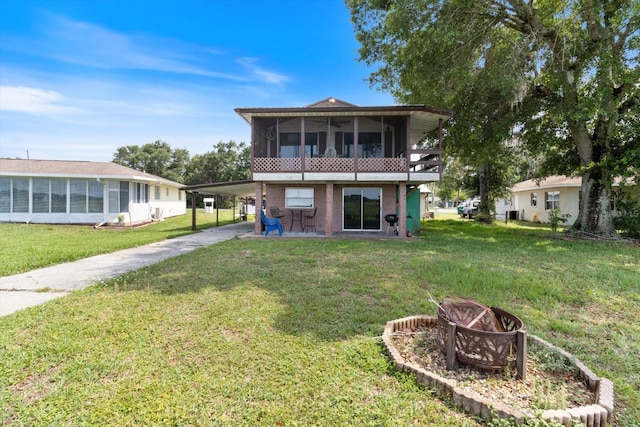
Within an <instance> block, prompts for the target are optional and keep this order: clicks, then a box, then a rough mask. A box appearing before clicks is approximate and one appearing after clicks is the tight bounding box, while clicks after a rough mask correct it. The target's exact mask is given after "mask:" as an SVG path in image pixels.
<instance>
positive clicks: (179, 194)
mask: <svg viewBox="0 0 640 427" xmlns="http://www.w3.org/2000/svg"><path fill="white" fill-rule="evenodd" d="M167 191H169V189H168V188H167ZM178 200H182V191H180V190H178Z"/></svg>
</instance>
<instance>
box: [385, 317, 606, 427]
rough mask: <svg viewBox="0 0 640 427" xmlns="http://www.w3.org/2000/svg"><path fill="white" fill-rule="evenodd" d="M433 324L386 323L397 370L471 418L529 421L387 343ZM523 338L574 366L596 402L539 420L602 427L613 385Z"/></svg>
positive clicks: (413, 320)
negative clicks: (399, 333) (394, 336)
mask: <svg viewBox="0 0 640 427" xmlns="http://www.w3.org/2000/svg"><path fill="white" fill-rule="evenodd" d="M436 325H437V318H436V317H434V316H426V315H417V316H409V317H404V318H402V319H396V320H392V321H389V322H387V324H386V326H385V328H384V332H383V334H382V341H383V342H384V344H385V346H386V347H387V354H388V355H389V357H391V359H393V361H394V363H395V366H396V369H397V370H399V371H402V372H410V373H413V374H415V375H416V379H417V381H418V382H419V383H421V384H423V385H425V386H427V387H429V388H433V389H435V390H437V392H438V394H439V395H449V396H451V397H452V398H453V401H454V403H455V404H456V405H457V406H458V407H460V408H462V409H464V411H465V412H467V413H469V414H471V415H474V416H479V417H482V418H484V419H487V420H490V419H492V418H493V417H495V416H497V417H499V418H511V419H514V420H515V422H516V423H517V424H522V423H523V422H524V419H525V418H531V417H532V416H533V415H531V414H529V413H524V412H520V411H517V410H514V409H511V408H508V407H506V406H504V405H502V404H500V403H498V402H492V401H490V400H488V399H486V398H484V397H482V396H480V395H479V394H478V393H476V392H472V391H468V390H463V389H461V388H459V387H456V385H455V381H454V380H450V379H447V378H442V377H441V376H439V375H437V374H435V373H433V372H430V371H428V370H426V369H424V368H422V367H420V366H419V365H418V364H416V363H412V362H407V361H405V360H404V358H403V357H402V356H400V352H398V350H397V349H396V348H395V346H394V345H393V343H392V342H391V335H392V334H393V333H394V332H396V331H400V330H403V329H415V328H417V327H418V326H426V327H436ZM527 338H528V339H529V340H531V341H533V342H535V343H536V344H538V345H540V346H543V347H547V348H549V349H551V350H552V351H554V352H556V353H558V354H560V355H561V356H562V357H564V358H565V359H566V360H567V361H568V362H569V363H571V364H574V365H575V366H576V368H578V371H579V376H580V378H581V379H582V380H583V381H584V383H585V384H586V385H587V386H588V387H589V390H591V391H593V392H594V393H595V397H596V402H597V403H596V404H593V405H587V406H580V407H577V408H568V409H554V410H546V411H543V412H542V414H541V416H542V418H547V419H553V420H555V421H557V422H559V423H560V424H563V425H565V426H569V425H570V423H571V420H572V419H574V420H578V421H581V422H582V423H584V424H585V426H586V427H601V426H606V425H607V423H608V421H609V419H610V418H611V416H612V415H613V403H614V399H613V383H612V382H611V381H610V380H608V379H607V378H602V377H598V376H597V375H596V374H594V373H593V372H592V371H591V370H590V369H589V368H587V367H586V366H585V365H584V363H582V362H581V361H580V360H578V359H576V358H575V357H574V356H573V355H571V354H570V353H567V352H566V351H564V350H562V349H560V348H558V347H556V346H554V345H553V344H551V343H549V342H547V341H545V340H543V339H542V338H538V337H536V336H535V335H531V334H527Z"/></svg>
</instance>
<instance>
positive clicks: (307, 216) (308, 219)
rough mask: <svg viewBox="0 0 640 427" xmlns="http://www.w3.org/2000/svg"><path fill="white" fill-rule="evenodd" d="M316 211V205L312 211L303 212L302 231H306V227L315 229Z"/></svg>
mask: <svg viewBox="0 0 640 427" xmlns="http://www.w3.org/2000/svg"><path fill="white" fill-rule="evenodd" d="M317 211H318V207H317V206H316V207H315V208H314V209H313V212H309V211H307V212H305V213H304V216H303V217H302V218H303V224H304V225H303V226H302V231H307V229H309V230H311V229H313V231H316V212H317Z"/></svg>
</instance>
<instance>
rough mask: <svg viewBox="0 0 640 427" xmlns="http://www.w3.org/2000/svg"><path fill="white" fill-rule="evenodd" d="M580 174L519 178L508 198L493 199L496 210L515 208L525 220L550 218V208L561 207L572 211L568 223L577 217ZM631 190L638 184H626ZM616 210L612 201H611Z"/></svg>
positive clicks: (561, 210)
mask: <svg viewBox="0 0 640 427" xmlns="http://www.w3.org/2000/svg"><path fill="white" fill-rule="evenodd" d="M619 185H620V180H616V182H615V183H614V184H613V186H614V188H616V187H618V186H619ZM581 186H582V178H580V177H566V176H563V175H556V176H551V177H549V178H546V179H543V180H541V181H539V182H536V181H535V180H532V179H530V180H528V181H522V182H519V183H517V184H516V185H514V186H513V188H512V189H511V198H510V199H508V200H506V201H501V202H500V203H502V204H503V205H500V203H499V202H496V213H498V214H502V213H504V212H501V209H503V210H504V211H509V210H515V211H517V212H518V217H519V219H521V220H524V221H532V222H549V212H551V210H552V209H556V208H557V209H560V212H561V213H562V214H569V215H571V216H570V217H569V218H568V220H567V223H566V224H567V225H572V224H573V223H574V222H575V220H576V218H577V217H578V213H579V209H580V189H581ZM627 189H628V190H627V191H631V192H632V193H631V194H638V193H639V192H640V191H639V190H638V187H637V186H635V185H632V186H631V187H627ZM614 211H615V204H614Z"/></svg>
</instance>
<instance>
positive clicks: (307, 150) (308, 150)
mask: <svg viewBox="0 0 640 427" xmlns="http://www.w3.org/2000/svg"><path fill="white" fill-rule="evenodd" d="M318 154H320V153H319V150H318V134H317V133H305V134H304V156H305V157H316V156H317V155H318Z"/></svg>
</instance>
